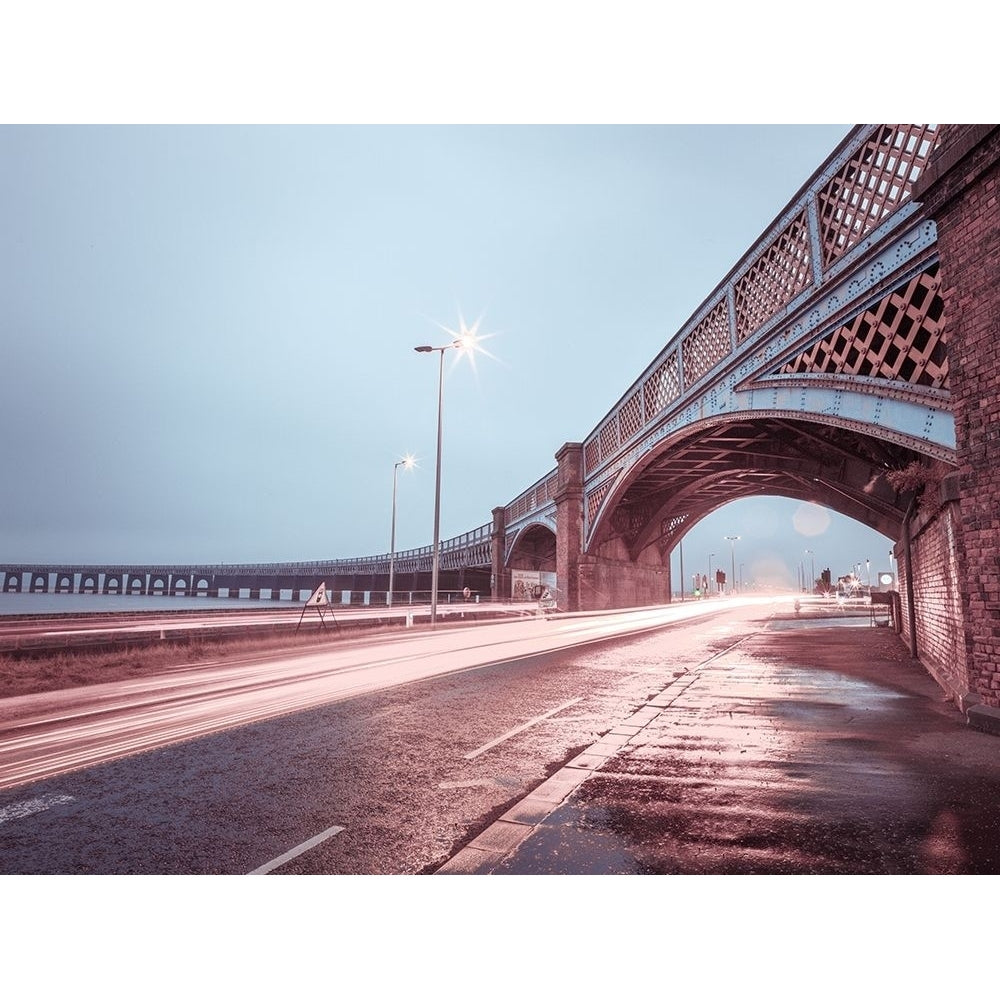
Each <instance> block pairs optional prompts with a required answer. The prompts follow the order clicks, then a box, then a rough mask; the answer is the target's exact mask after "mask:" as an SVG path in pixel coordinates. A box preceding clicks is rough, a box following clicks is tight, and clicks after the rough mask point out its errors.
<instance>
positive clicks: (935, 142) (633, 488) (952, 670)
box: [494, 125, 1000, 724]
mask: <svg viewBox="0 0 1000 1000" xmlns="http://www.w3.org/2000/svg"><path fill="white" fill-rule="evenodd" d="M998 158H1000V140H998V133H997V129H996V126H992V125H982V126H933V125H863V126H858V127H856V128H855V129H853V130H852V131H851V133H850V134H849V135H848V136H847V137H846V138H845V140H844V141H843V142H842V143H841V145H840V146H839V147H838V148H837V149H836V150H834V152H833V153H832V154H831V156H830V157H829V158H828V160H827V161H826V162H825V163H824V164H823V165H822V166H821V167H820V169H819V170H817V171H816V173H815V174H814V175H813V177H812V178H811V179H810V180H809V181H808V182H807V183H806V184H805V185H804V186H803V188H802V189H801V190H800V191H799V192H798V194H797V195H796V196H795V197H794V198H793V200H792V201H791V202H790V203H789V205H788V206H787V207H786V209H785V210H784V211H783V212H782V213H781V215H780V216H779V217H778V218H777V219H776V220H775V221H774V223H773V224H772V225H771V226H770V227H769V228H768V229H767V231H766V232H765V233H764V234H763V235H762V237H761V238H760V240H758V242H757V243H756V244H755V245H754V246H753V247H752V248H751V249H750V250H749V251H748V252H747V253H746V254H745V255H744V256H743V258H742V259H741V260H740V261H738V262H737V264H736V265H735V266H734V267H733V269H732V270H731V271H730V272H729V274H728V275H727V276H726V277H725V278H724V279H723V281H722V282H720V284H719V285H718V286H717V287H716V289H715V290H714V291H713V292H712V294H711V295H710V296H709V297H708V298H707V299H706V300H705V301H704V303H703V304H702V305H701V306H700V307H699V309H698V310H697V311H696V312H695V314H694V315H693V316H692V317H691V319H690V320H689V321H688V323H687V324H685V326H684V327H683V328H682V329H681V330H680V331H679V332H678V334H677V335H676V336H675V337H673V338H672V339H671V340H670V342H669V343H668V344H667V346H666V347H665V348H664V349H663V351H661V353H660V354H659V355H658V356H657V357H656V358H655V359H654V361H653V362H652V363H651V364H650V365H649V367H648V368H647V369H646V370H645V371H644V372H643V373H642V375H641V376H640V377H639V379H637V380H636V382H634V383H633V384H632V386H630V387H629V389H628V390H627V391H626V393H625V394H624V395H623V396H622V397H621V399H620V400H619V402H618V403H617V404H616V405H615V407H614V408H613V409H612V410H611V412H609V413H608V414H607V415H606V416H605V417H604V419H603V420H602V421H601V422H600V423H599V424H598V425H597V427H596V428H595V429H594V430H593V431H592V432H591V433H590V434H589V435H588V436H587V437H586V438H584V439H583V440H582V441H580V442H568V443H566V444H565V445H563V447H562V448H561V449H560V450H559V451H558V452H557V454H556V460H557V463H558V464H557V468H556V469H555V470H553V471H552V472H551V473H550V474H549V475H548V476H546V477H544V478H543V479H541V480H539V481H538V482H537V483H536V484H534V485H533V486H532V487H531V488H530V489H529V490H527V491H526V492H525V493H523V494H522V495H521V496H520V497H518V498H517V499H516V500H515V501H514V502H513V503H511V504H508V505H507V506H506V507H504V508H497V509H496V510H495V511H494V535H495V537H497V538H498V539H500V538H502V544H496V545H495V546H494V576H495V577H496V578H497V579H500V580H501V581H502V580H503V574H504V572H505V571H507V572H509V567H510V566H511V565H514V564H515V563H516V562H517V560H518V559H519V558H521V557H522V555H523V551H522V541H521V540H522V539H526V538H529V537H532V536H531V533H530V531H529V529H530V528H531V527H532V526H539V527H541V526H548V527H549V528H551V527H552V526H553V525H554V526H555V527H554V534H555V539H554V544H553V546H552V548H553V550H554V566H553V568H554V569H555V572H556V575H557V578H558V585H559V592H560V593H559V597H560V603H561V605H562V606H564V607H567V608H569V609H596V608H608V607H622V606H632V605H638V604H647V603H649V604H652V603H661V602H663V601H664V600H668V599H669V594H670V592H671V581H670V552H671V551H672V549H673V548H674V547H675V545H676V544H677V543H678V542H679V541H680V540H681V539H682V538H683V536H684V535H685V533H686V532H688V531H689V530H690V529H691V528H692V527H693V526H694V525H695V524H697V523H698V521H700V520H701V519H702V518H703V517H705V516H706V515H707V514H709V513H710V512H711V511H713V510H715V509H717V508H718V507H720V506H722V505H723V504H725V503H728V502H730V501H732V500H735V499H740V498H743V497H747V496H753V495H761V494H767V495H780V496H786V497H793V498H798V499H802V500H808V501H813V502H816V503H820V504H822V505H824V506H827V507H829V508H831V509H833V510H836V511H838V512H840V513H843V514H846V515H847V516H849V517H852V518H855V519H856V520H859V521H861V522H863V523H865V524H868V525H869V526H871V527H872V528H874V529H876V530H878V531H880V532H882V533H884V534H886V535H887V536H888V537H890V538H892V539H895V540H896V545H895V555H896V557H897V559H898V564H899V568H900V589H901V597H902V600H901V608H900V611H901V614H900V625H901V628H902V629H903V630H904V631H905V633H906V636H907V639H908V641H909V644H910V647H911V652H913V654H914V655H919V656H920V659H921V661H922V662H923V663H924V665H925V666H926V667H927V668H928V669H929V670H930V672H931V673H932V674H933V675H934V676H935V678H936V679H937V680H938V682H939V683H940V684H941V685H942V686H943V687H944V688H945V690H946V691H947V692H948V693H949V694H950V695H952V696H953V697H954V698H955V700H956V701H957V702H958V703H959V705H960V706H961V707H963V708H966V707H969V706H972V705H976V704H982V705H985V706H987V707H988V708H990V709H997V708H1000V665H998V661H1000V564H998V560H997V550H998V542H1000V520H998V517H997V513H996V511H997V509H998V506H1000V476H998V465H1000V463H998V457H997V453H1000V431H998V429H997V427H998V424H1000V402H998V399H997V397H998V392H997V387H998V386H1000V377H998V375H997V367H996V366H997V362H998V361H1000V351H998V348H997V346H996V344H997V340H998V337H997V324H996V315H997V307H998V301H997V300H998V298H1000V293H998V290H997V285H998V282H997V268H998V265H1000V250H998V247H1000V240H998V228H1000V227H998V223H997V219H998V215H1000V213H998V212H997V210H996V194H997V190H998V185H997V179H996V178H997V161H998ZM970 542H971V543H972V545H971V547H970ZM997 721H998V724H1000V714H998V716H997Z"/></svg>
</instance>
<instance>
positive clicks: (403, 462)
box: [389, 455, 417, 608]
mask: <svg viewBox="0 0 1000 1000" xmlns="http://www.w3.org/2000/svg"><path fill="white" fill-rule="evenodd" d="M416 464H417V460H416V459H415V458H414V457H413V456H412V455H406V456H405V457H403V458H401V459H400V460H399V461H398V462H396V464H395V465H393V467H392V532H391V533H390V536H389V607H390V608H391V607H392V588H393V584H394V583H395V579H396V473H397V472H399V467H400V466H403V468H404V469H412V468H413V467H414V466H415V465H416Z"/></svg>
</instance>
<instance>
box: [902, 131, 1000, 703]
mask: <svg viewBox="0 0 1000 1000" xmlns="http://www.w3.org/2000/svg"><path fill="white" fill-rule="evenodd" d="M998 196H1000V126H997V125H948V126H942V133H941V145H940V147H939V150H938V153H937V154H936V155H935V157H934V159H933V160H932V161H931V164H930V166H929V168H928V169H927V170H926V171H925V173H924V175H923V177H922V178H921V179H920V180H919V181H918V184H917V186H916V188H915V189H914V191H913V198H914V200H916V201H920V202H923V204H924V205H925V207H926V208H927V209H928V211H929V212H930V214H931V216H932V217H933V218H934V221H935V223H936V225H937V239H938V252H939V255H940V261H941V272H940V273H941V276H942V289H943V297H944V301H945V316H946V317H947V323H948V331H949V343H950V349H949V360H950V365H951V374H950V389H951V396H952V408H953V411H954V416H955V435H956V447H957V452H958V490H957V493H958V497H957V501H956V502H955V503H954V504H946V505H945V508H944V509H943V511H942V513H941V515H940V517H938V518H936V519H935V524H934V526H935V527H936V528H937V529H938V530H937V531H936V532H931V531H929V530H925V531H923V532H922V533H921V535H920V537H919V538H917V539H916V541H915V544H914V549H913V570H914V575H915V580H914V597H915V599H916V600H918V601H920V602H921V603H922V605H923V607H922V608H920V609H918V612H917V615H916V618H917V622H918V629H919V633H920V635H919V637H918V638H919V641H920V645H921V647H922V648H920V650H919V655H920V656H921V659H922V660H924V662H925V663H926V665H927V666H928V667H929V668H930V669H931V671H932V672H933V673H935V674H936V675H938V674H939V673H943V674H944V676H945V677H950V678H951V680H952V681H953V683H954V684H956V685H958V686H959V687H960V686H961V685H962V684H963V683H964V678H963V674H965V675H967V683H968V690H969V692H970V693H971V695H972V696H973V698H972V699H971V700H973V701H974V700H975V699H976V698H978V699H980V700H981V702H982V704H984V705H987V706H990V707H992V708H995V709H1000V322H998V316H1000V200H998ZM952 531H953V534H954V555H953V556H952V555H949V554H947V553H945V552H944V547H945V543H946V542H947V541H948V540H949V536H950V535H951V534H952ZM935 534H936V535H937V538H936V539H935V538H933V537H932V536H933V535H935ZM949 560H950V561H952V563H953V572H955V573H956V574H957V575H956V577H955V579H957V580H958V588H957V589H958V594H957V601H953V598H952V596H951V595H950V594H948V593H941V590H940V588H941V583H940V580H941V577H940V573H941V569H942V567H943V565H944V563H945V562H948V561H949ZM935 594H936V595H937V597H936V598H932V596H931V595H935ZM920 595H922V596H920ZM952 606H954V607H955V609H956V611H957V610H958V609H959V608H960V611H961V620H962V626H963V627H962V635H961V640H959V639H958V637H957V636H956V635H955V624H954V623H949V622H948V621H947V620H946V617H943V616H948V615H951V614H952V613H953V612H952V611H950V610H949V608H950V607H952ZM922 616H923V617H924V618H925V623H926V624H921V623H920V619H921V617H922ZM951 640H954V641H955V642H956V644H959V645H960V648H957V649H955V650H954V651H950V650H949V649H948V648H947V645H948V641H951ZM961 647H964V648H961ZM963 660H964V663H963V662H962V661H963ZM939 680H943V678H942V677H941V676H939ZM946 686H949V685H946Z"/></svg>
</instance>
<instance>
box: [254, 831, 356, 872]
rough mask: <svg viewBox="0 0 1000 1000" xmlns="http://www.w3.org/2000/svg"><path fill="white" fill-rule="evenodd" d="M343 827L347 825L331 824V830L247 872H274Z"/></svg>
mask: <svg viewBox="0 0 1000 1000" xmlns="http://www.w3.org/2000/svg"><path fill="white" fill-rule="evenodd" d="M343 829H345V827H342V826H331V827H330V829H329V830H324V831H323V832H322V833H317V834H316V836H315V837H310V838H309V840H307V841H306V842H305V843H304V844H299V846H298V847H293V848H292V849H291V850H290V851H285V853H284V854H282V855H281V857H280V858H275V859H274V860H273V861H268V862H267V864H266V865H261V866H260V868H255V869H254V870H253V871H252V872H247V874H248V875H266V874H267V873H268V872H273V871H274V869H275V868H280V867H281V866H282V865H283V864H286V863H287V862H289V861H291V860H292V858H297V857H298V856H299V855H300V854H305V852H306V851H308V850H310V849H311V848H313V847H315V846H316V845H317V844H322V843H323V841H324V840H329V839H330V838H331V837H335V836H336V835H337V834H338V833H340V832H341V830H343Z"/></svg>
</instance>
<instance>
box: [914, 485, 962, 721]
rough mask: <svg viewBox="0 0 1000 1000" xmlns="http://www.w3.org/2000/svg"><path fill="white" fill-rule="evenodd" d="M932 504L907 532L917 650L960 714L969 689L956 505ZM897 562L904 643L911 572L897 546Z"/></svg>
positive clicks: (928, 502)
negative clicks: (908, 535)
mask: <svg viewBox="0 0 1000 1000" xmlns="http://www.w3.org/2000/svg"><path fill="white" fill-rule="evenodd" d="M934 499H935V498H934V497H927V498H926V499H925V501H924V509H923V510H921V509H919V508H918V512H917V516H916V517H915V518H914V519H913V522H912V524H911V527H910V554H911V559H912V563H913V565H912V579H913V595H912V600H913V612H914V613H913V619H912V621H913V623H915V627H916V650H917V657H918V658H919V660H920V662H921V664H923V666H924V667H925V668H926V669H927V670H928V672H929V673H930V674H931V675H932V676H933V677H934V678H935V680H936V681H937V682H938V684H940V685H941V687H942V688H944V690H945V691H946V692H948V694H949V695H951V696H952V697H953V698H954V700H955V702H956V704H957V705H958V706H959V707H960V708H961V709H962V710H963V711H964V710H965V708H966V706H967V705H968V704H969V701H970V698H969V693H970V690H971V686H972V685H971V681H970V677H969V671H968V657H967V653H966V634H965V622H964V614H963V600H964V597H965V591H966V588H965V587H964V586H963V583H962V576H961V571H960V568H959V549H958V522H959V518H960V513H959V505H958V503H957V502H955V501H951V502H947V501H946V502H944V504H943V506H940V507H938V508H937V509H936V510H929V508H932V507H934V506H935V504H934ZM896 558H897V560H898V566H899V590H900V595H901V601H900V604H901V608H900V624H901V631H902V633H903V636H904V637H905V638H906V639H907V641H909V640H910V639H911V636H912V633H911V618H910V612H909V601H908V600H907V596H908V588H909V580H910V573H909V572H908V570H909V569H910V567H907V564H906V549H905V547H904V545H902V544H900V545H899V546H897V548H896Z"/></svg>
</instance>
